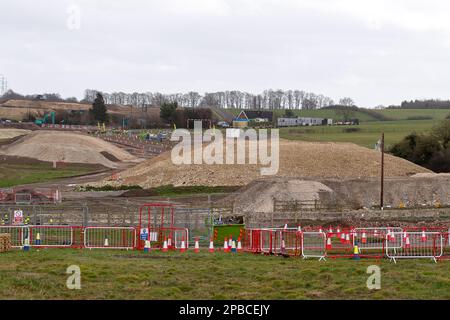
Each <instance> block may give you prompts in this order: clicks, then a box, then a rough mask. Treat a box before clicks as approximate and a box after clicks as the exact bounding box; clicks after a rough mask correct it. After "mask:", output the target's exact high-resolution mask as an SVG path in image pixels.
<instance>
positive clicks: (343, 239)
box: [341, 233, 345, 243]
mask: <svg viewBox="0 0 450 320" xmlns="http://www.w3.org/2000/svg"><path fill="white" fill-rule="evenodd" d="M341 243H345V233H341Z"/></svg>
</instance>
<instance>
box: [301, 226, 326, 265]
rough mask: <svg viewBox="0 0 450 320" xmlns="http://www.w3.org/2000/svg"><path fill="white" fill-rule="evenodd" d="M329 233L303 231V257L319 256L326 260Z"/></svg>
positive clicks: (320, 258)
mask: <svg viewBox="0 0 450 320" xmlns="http://www.w3.org/2000/svg"><path fill="white" fill-rule="evenodd" d="M326 241H327V235H326V234H325V232H303V233H302V257H303V259H307V258H319V261H320V260H325V257H326V255H327V250H326Z"/></svg>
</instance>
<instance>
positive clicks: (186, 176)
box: [120, 140, 430, 188]
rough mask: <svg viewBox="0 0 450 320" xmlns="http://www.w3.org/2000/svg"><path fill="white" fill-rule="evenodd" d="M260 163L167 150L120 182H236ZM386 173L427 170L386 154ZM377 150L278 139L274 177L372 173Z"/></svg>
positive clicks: (256, 173)
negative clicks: (179, 159)
mask: <svg viewBox="0 0 450 320" xmlns="http://www.w3.org/2000/svg"><path fill="white" fill-rule="evenodd" d="M260 168H261V166H260V165H248V164H246V165H174V164H173V163H172V161H171V154H170V152H167V153H164V154H162V155H160V156H158V157H155V158H153V159H150V160H148V161H146V162H144V163H142V164H139V165H137V166H136V167H134V168H131V169H129V170H127V171H125V172H122V173H121V174H120V177H121V179H123V181H124V184H131V185H135V184H139V185H140V186H142V187H146V188H148V187H157V186H161V185H168V184H173V185H175V186H192V185H205V186H236V185H246V184H248V183H250V182H251V181H253V180H255V179H258V178H261V175H260ZM385 172H386V176H409V175H412V174H415V173H426V172H430V171H429V170H427V169H425V168H422V167H419V166H417V165H415V164H413V163H411V162H408V161H406V160H403V159H400V158H397V157H394V156H390V155H386V168H385ZM379 174H380V153H379V152H376V151H374V150H370V149H367V148H363V147H360V146H357V145H355V144H352V143H331V142H327V143H311V142H302V141H288V140H280V168H279V171H278V174H277V175H276V176H278V177H334V178H343V177H353V178H360V177H376V176H378V175H379Z"/></svg>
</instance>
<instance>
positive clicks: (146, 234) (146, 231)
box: [140, 228, 148, 240]
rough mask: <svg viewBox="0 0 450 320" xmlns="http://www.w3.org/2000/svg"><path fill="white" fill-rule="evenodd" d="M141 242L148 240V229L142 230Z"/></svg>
mask: <svg viewBox="0 0 450 320" xmlns="http://www.w3.org/2000/svg"><path fill="white" fill-rule="evenodd" d="M140 234H141V240H148V229H147V228H142V229H141V233H140Z"/></svg>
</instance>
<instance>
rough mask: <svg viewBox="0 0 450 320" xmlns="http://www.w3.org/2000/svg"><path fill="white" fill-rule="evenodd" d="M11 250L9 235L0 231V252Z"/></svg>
mask: <svg viewBox="0 0 450 320" xmlns="http://www.w3.org/2000/svg"><path fill="white" fill-rule="evenodd" d="M10 250H11V235H10V234H9V233H0V252H7V251H10Z"/></svg>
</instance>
